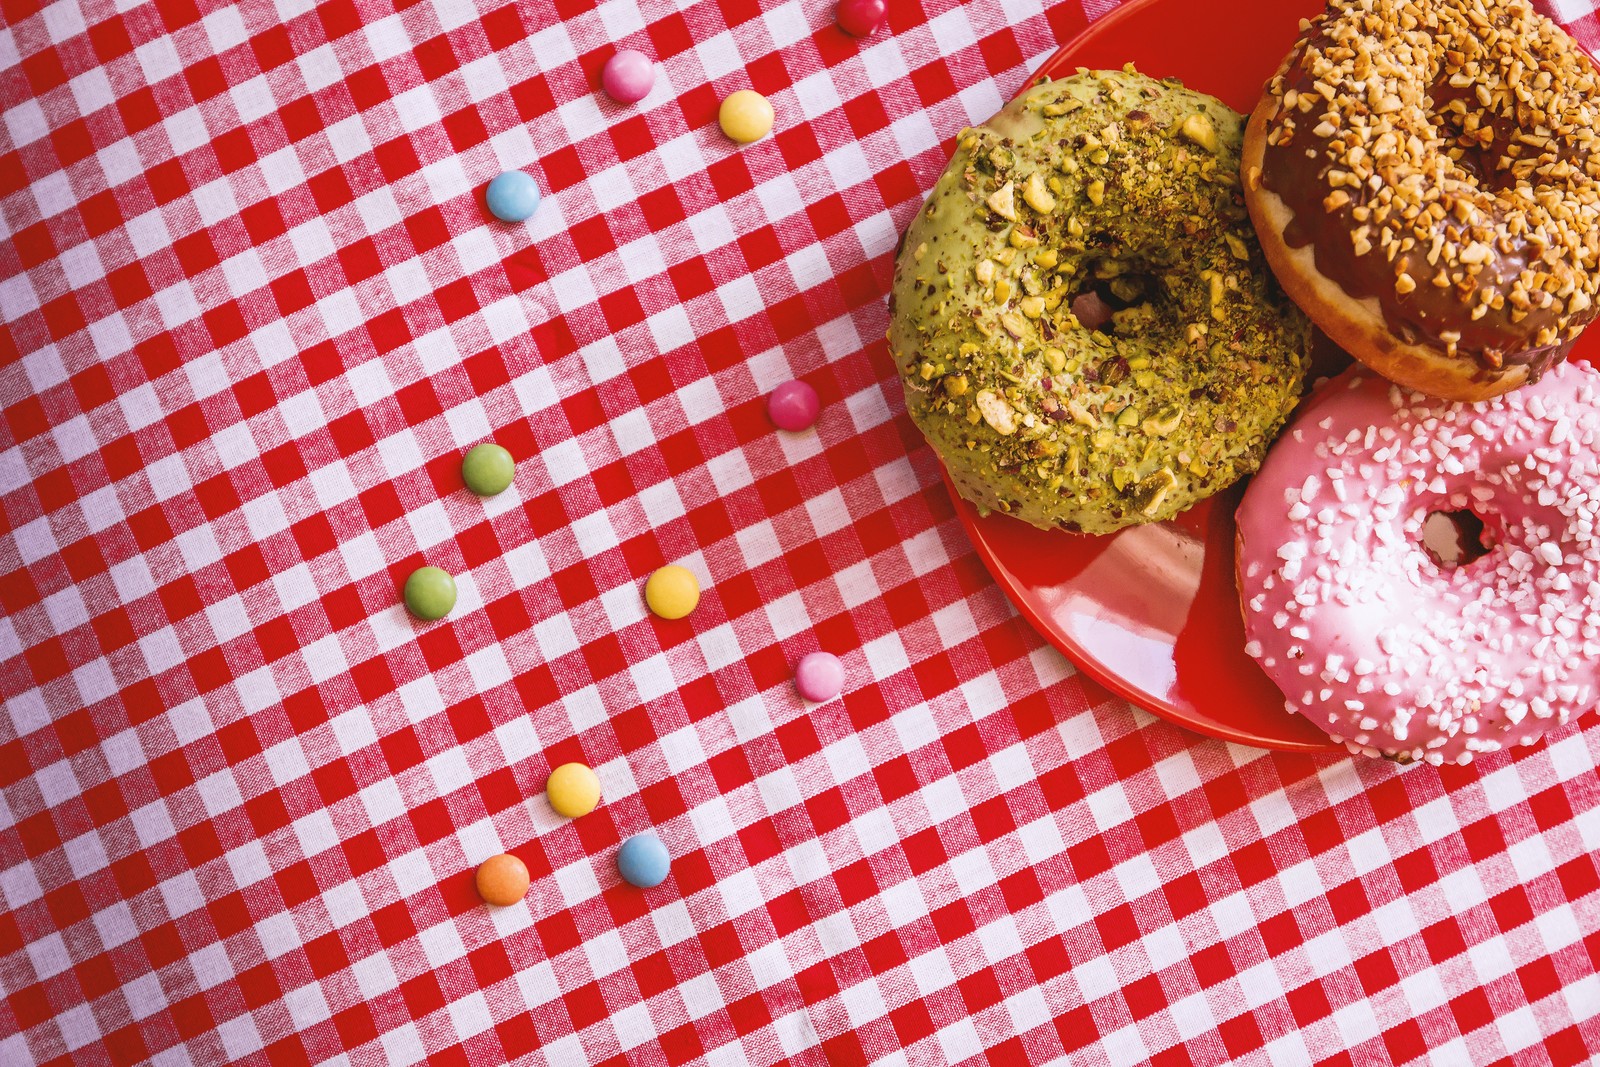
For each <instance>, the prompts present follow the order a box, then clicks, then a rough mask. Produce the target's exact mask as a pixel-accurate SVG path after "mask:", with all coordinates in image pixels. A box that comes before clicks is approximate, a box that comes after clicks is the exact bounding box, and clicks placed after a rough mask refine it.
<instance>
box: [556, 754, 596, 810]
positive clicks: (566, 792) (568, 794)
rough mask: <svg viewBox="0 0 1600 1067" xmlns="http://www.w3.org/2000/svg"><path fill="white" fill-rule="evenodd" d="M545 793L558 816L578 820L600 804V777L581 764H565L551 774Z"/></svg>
mask: <svg viewBox="0 0 1600 1067" xmlns="http://www.w3.org/2000/svg"><path fill="white" fill-rule="evenodd" d="M544 792H545V795H546V796H547V797H549V798H550V806H551V807H552V808H554V809H556V814H557V815H565V816H566V817H567V818H569V819H576V818H577V817H578V816H580V815H587V814H589V813H590V812H591V811H593V810H594V809H595V805H597V804H599V803H600V776H599V775H597V774H595V773H594V772H593V771H591V770H590V769H589V768H587V767H585V766H584V765H583V764H581V763H563V764H562V765H561V766H559V767H557V768H556V769H555V770H553V771H551V772H550V780H549V781H547V782H545V784H544Z"/></svg>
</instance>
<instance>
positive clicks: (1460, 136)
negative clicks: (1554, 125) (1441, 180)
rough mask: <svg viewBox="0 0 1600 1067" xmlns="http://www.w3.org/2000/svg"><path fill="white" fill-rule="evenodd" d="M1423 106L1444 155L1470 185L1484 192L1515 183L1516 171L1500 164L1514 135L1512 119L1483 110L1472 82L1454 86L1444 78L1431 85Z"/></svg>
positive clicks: (1503, 188)
mask: <svg viewBox="0 0 1600 1067" xmlns="http://www.w3.org/2000/svg"><path fill="white" fill-rule="evenodd" d="M1424 106H1425V107H1426V108H1427V113H1428V120H1429V122H1431V123H1432V124H1433V128H1434V130H1435V131H1436V132H1437V133H1438V135H1439V138H1440V140H1442V141H1443V142H1444V153H1445V155H1446V156H1448V157H1449V159H1450V161H1451V162H1452V163H1453V164H1455V166H1456V168H1457V169H1458V170H1460V171H1461V172H1462V174H1463V175H1465V176H1466V177H1467V178H1468V179H1470V181H1471V182H1472V184H1473V185H1475V186H1477V187H1478V188H1479V189H1482V190H1483V191H1485V192H1487V193H1499V192H1502V191H1504V190H1506V189H1511V188H1513V187H1515V186H1516V184H1517V178H1516V175H1515V174H1514V173H1513V172H1512V171H1511V169H1510V168H1508V167H1503V166H1501V163H1502V162H1503V161H1504V160H1506V159H1507V155H1506V146H1507V145H1509V144H1511V143H1512V142H1513V140H1514V139H1515V137H1516V133H1517V125H1516V123H1515V122H1514V121H1512V120H1510V119H1507V118H1506V117H1504V116H1501V115H1497V114H1493V113H1487V112H1485V111H1484V110H1483V109H1482V108H1481V107H1480V106H1479V104H1478V99H1477V96H1476V91H1475V89H1474V88H1473V87H1472V86H1466V87H1462V88H1457V87H1455V86H1452V85H1451V84H1450V83H1449V81H1448V80H1445V79H1441V80H1440V81H1439V82H1437V83H1436V84H1435V85H1434V86H1433V89H1432V91H1431V92H1430V93H1429V94H1428V98H1427V101H1426V102H1425V104H1424Z"/></svg>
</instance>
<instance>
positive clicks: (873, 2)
mask: <svg viewBox="0 0 1600 1067" xmlns="http://www.w3.org/2000/svg"><path fill="white" fill-rule="evenodd" d="M884 10H885V5H884V0H839V6H838V8H837V9H835V11H834V13H833V19H834V21H835V22H837V23H838V24H839V28H840V29H841V30H843V31H844V32H845V33H848V34H849V35H850V36H852V37H866V36H867V35H869V34H871V33H872V32H873V31H874V30H876V29H877V28H878V24H879V23H881V22H882V21H883V13H884Z"/></svg>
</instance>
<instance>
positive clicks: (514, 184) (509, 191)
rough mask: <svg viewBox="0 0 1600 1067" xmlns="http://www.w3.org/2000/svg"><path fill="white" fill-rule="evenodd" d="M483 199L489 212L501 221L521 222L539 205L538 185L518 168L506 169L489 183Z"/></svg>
mask: <svg viewBox="0 0 1600 1067" xmlns="http://www.w3.org/2000/svg"><path fill="white" fill-rule="evenodd" d="M484 199H486V200H487V201H488V202H489V213H490V214H491V215H493V216H494V217H495V218H497V219H499V220H500V221H501V222H521V221H523V220H524V219H526V218H527V217H528V216H530V215H532V214H533V210H534V208H536V207H538V206H539V187H538V186H537V185H535V184H534V182H533V178H532V177H530V176H529V175H527V174H524V173H523V172H522V171H520V170H508V171H506V172H505V173H504V174H502V175H500V177H498V178H496V179H495V180H494V181H492V182H490V183H489V189H488V192H486V193H485V194H484Z"/></svg>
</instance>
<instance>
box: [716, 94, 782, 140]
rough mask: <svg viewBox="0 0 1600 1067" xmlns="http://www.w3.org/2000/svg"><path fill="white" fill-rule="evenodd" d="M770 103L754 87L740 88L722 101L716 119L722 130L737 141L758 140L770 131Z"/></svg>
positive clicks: (771, 113) (771, 115) (771, 114)
mask: <svg viewBox="0 0 1600 1067" xmlns="http://www.w3.org/2000/svg"><path fill="white" fill-rule="evenodd" d="M772 119H773V112H772V103H771V101H769V100H768V99H767V98H766V97H764V96H762V95H761V94H760V93H758V92H756V91H755V90H754V89H740V90H739V91H738V92H736V93H734V94H732V95H731V96H729V97H728V98H727V99H726V100H724V101H723V102H722V110H721V111H719V112H718V113H717V121H718V122H720V123H721V124H722V132H723V133H725V134H727V135H728V136H729V137H731V138H733V139H734V140H735V141H738V142H739V143H740V144H749V143H750V142H751V141H759V140H761V138H763V137H765V136H766V135H767V134H768V133H770V132H771V131H772Z"/></svg>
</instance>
